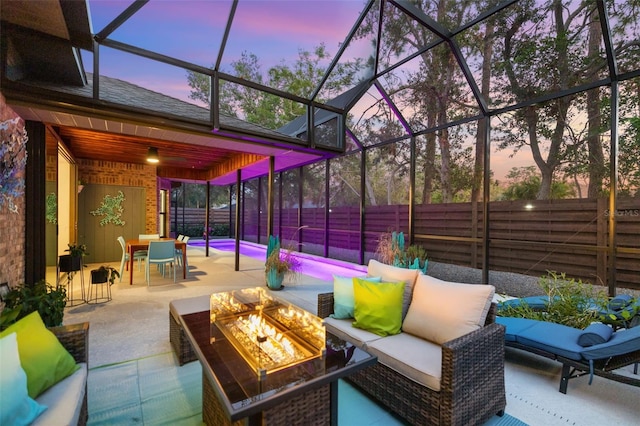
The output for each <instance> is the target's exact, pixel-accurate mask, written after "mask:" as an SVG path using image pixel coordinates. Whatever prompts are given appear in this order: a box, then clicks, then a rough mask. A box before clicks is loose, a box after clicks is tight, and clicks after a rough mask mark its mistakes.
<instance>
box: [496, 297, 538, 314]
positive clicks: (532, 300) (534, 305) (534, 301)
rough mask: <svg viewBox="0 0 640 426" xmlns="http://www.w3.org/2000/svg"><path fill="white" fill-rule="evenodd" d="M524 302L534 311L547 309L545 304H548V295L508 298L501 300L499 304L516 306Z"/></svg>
mask: <svg viewBox="0 0 640 426" xmlns="http://www.w3.org/2000/svg"><path fill="white" fill-rule="evenodd" d="M523 303H526V304H527V306H529V307H530V308H531V309H533V310H534V311H543V310H545V309H547V305H549V297H548V296H529V297H521V298H519V299H509V300H505V301H503V302H500V306H505V307H507V306H512V307H517V306H520V305H521V304H523Z"/></svg>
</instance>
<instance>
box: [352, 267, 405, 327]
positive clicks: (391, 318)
mask: <svg viewBox="0 0 640 426" xmlns="http://www.w3.org/2000/svg"><path fill="white" fill-rule="evenodd" d="M404 286H405V283H404V282H398V283H383V282H381V283H372V282H369V281H366V280H362V279H358V278H354V280H353V293H354V299H355V304H354V318H355V321H354V322H353V324H352V325H353V326H354V327H356V328H361V329H363V330H367V331H370V332H372V333H375V334H377V335H379V336H390V335H392V334H398V333H400V329H401V327H402V297H403V294H404Z"/></svg>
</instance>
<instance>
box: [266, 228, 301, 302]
mask: <svg viewBox="0 0 640 426" xmlns="http://www.w3.org/2000/svg"><path fill="white" fill-rule="evenodd" d="M299 269H300V261H299V260H298V258H297V257H295V256H294V255H293V252H292V251H291V250H290V249H286V250H281V247H280V239H279V237H277V236H276V237H274V236H273V235H270V236H269V244H268V246H267V259H266V261H265V268H264V272H265V279H266V282H267V287H269V289H271V290H281V289H282V288H283V287H284V286H283V285H282V282H283V281H284V278H285V276H286V275H287V274H290V273H296V272H298V270H299Z"/></svg>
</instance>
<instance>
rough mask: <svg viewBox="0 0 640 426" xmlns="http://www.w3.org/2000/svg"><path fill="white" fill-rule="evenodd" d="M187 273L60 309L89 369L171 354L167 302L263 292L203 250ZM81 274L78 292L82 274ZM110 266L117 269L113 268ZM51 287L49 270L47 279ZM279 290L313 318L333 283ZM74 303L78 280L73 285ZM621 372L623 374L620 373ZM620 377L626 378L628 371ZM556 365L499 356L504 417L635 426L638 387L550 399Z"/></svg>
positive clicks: (247, 275) (575, 385)
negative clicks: (84, 349) (78, 330)
mask: <svg viewBox="0 0 640 426" xmlns="http://www.w3.org/2000/svg"><path fill="white" fill-rule="evenodd" d="M188 259H189V274H188V277H187V279H186V280H183V279H181V274H179V277H180V278H178V281H177V282H176V283H175V284H174V283H173V279H172V278H162V276H161V275H160V274H159V273H158V272H157V271H153V272H152V283H151V285H150V286H147V285H146V283H145V280H144V269H142V270H140V271H138V269H137V265H136V266H134V282H133V285H129V284H128V272H127V271H125V273H124V276H123V279H122V282H121V283H120V282H117V281H116V284H115V285H113V286H112V294H113V300H111V301H110V302H107V303H102V304H81V305H77V306H73V307H68V308H66V310H65V317H64V323H65V324H72V323H77V322H83V321H88V322H90V338H89V367H90V368H92V367H97V366H100V365H105V364H112V363H118V362H122V361H127V360H132V359H136V358H140V357H144V356H149V355H156V354H160V353H165V352H169V351H171V346H170V344H169V319H168V315H169V302H170V301H172V300H174V299H179V298H186V297H194V296H200V295H205V294H211V293H214V292H220V291H227V290H232V289H238V288H244V287H256V286H262V285H264V277H263V275H264V270H263V262H262V261H260V260H256V259H253V258H250V257H246V256H241V260H240V270H239V271H238V272H236V271H234V255H233V253H231V252H222V251H219V250H215V249H210V253H209V257H205V250H204V248H203V247H192V246H189V249H188ZM98 266H99V265H97V264H94V265H88V267H86V268H85V286H86V287H88V286H89V285H90V284H89V271H90V270H91V269H94V268H96V267H98ZM111 266H114V267H116V268H119V266H120V265H119V262H118V263H111ZM47 281H48V282H49V283H55V270H53V271H50V272H49V273H48V275H47ZM285 286H286V287H285V289H284V290H282V291H279V292H275V293H274V294H275V296H277V297H280V298H283V299H286V300H288V301H290V302H291V303H294V304H296V305H298V306H300V307H302V308H303V309H306V310H308V311H311V312H315V311H316V299H317V294H318V293H323V292H330V291H332V287H333V283H332V282H330V281H326V280H322V279H318V278H314V277H312V276H309V275H300V276H299V277H298V278H297V279H296V281H295V282H285ZM74 293H76V297H80V278H79V277H76V278H75V282H74ZM627 370H628V371H627ZM627 370H625V374H632V372H631V368H628V369H627ZM559 380H560V364H558V363H556V362H553V361H550V360H547V359H545V358H542V357H538V356H535V355H532V354H528V353H525V352H521V351H517V350H507V356H506V362H505V382H506V393H507V409H506V411H507V413H509V414H510V415H512V416H514V417H516V418H518V419H520V420H522V421H523V422H526V423H527V424H530V425H602V424H619V425H632V424H638V421H639V420H638V419H639V418H640V407H639V406H638V403H639V402H640V388H638V387H633V386H629V385H624V384H621V383H617V382H613V381H611V380H607V379H603V378H600V377H595V378H594V380H593V384H592V385H589V384H588V380H589V378H588V377H581V378H577V379H573V380H571V381H570V383H569V391H568V393H567V394H566V395H564V394H561V393H560V392H558V385H559Z"/></svg>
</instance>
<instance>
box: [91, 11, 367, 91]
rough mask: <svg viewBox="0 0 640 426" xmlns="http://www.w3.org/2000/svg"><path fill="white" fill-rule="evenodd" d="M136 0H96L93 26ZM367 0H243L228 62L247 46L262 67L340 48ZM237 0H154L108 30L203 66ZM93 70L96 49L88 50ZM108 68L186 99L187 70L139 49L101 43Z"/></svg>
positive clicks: (212, 56) (213, 56) (212, 58)
mask: <svg viewBox="0 0 640 426" xmlns="http://www.w3.org/2000/svg"><path fill="white" fill-rule="evenodd" d="M130 3H131V2H130V1H128V0H127V1H124V0H118V1H112V0H89V10H90V15H91V21H92V27H93V32H94V33H98V32H100V31H101V30H102V29H103V28H104V27H105V26H106V25H107V24H108V23H109V22H111V21H112V20H113V19H115V18H116V17H117V16H118V15H119V14H120V13H121V12H122V11H124V10H125V9H126V8H127V7H128V5H129V4H130ZM364 4H365V2H364V1H363V0H362V1H361V0H339V1H334V0H313V1H312V0H295V1H294V0H289V1H277V0H275V1H274V0H269V1H267V0H260V1H255V0H252V1H246V0H240V1H239V3H238V7H237V9H236V14H235V18H234V23H233V25H232V27H231V32H230V35H229V39H228V42H227V45H226V48H225V51H224V56H223V61H222V64H221V69H222V70H223V71H226V72H229V71H230V69H231V68H230V65H231V63H232V62H234V61H237V60H238V59H239V58H240V56H241V54H242V53H243V52H250V53H253V54H255V55H257V56H258V58H259V62H260V64H261V65H262V69H263V71H266V70H267V69H268V68H270V67H272V66H274V65H277V64H281V63H285V64H292V63H294V62H295V61H296V59H297V58H298V53H299V51H300V50H307V51H313V49H314V48H315V47H316V46H318V45H320V43H324V44H325V46H326V47H327V49H328V51H329V52H330V53H331V54H332V55H335V54H336V53H337V51H338V49H339V47H340V45H341V43H342V42H343V41H344V39H345V38H346V36H347V35H348V33H349V31H350V30H351V28H352V26H353V25H354V23H355V21H356V20H357V17H358V16H359V14H360V11H361V10H362V8H363V7H364ZM231 5H232V2H231V1H230V0H213V1H212V0H196V1H192V0H186V1H181V0H152V1H150V2H149V3H147V4H146V5H144V6H143V7H142V9H140V10H139V11H138V12H137V13H136V14H134V15H133V16H132V17H131V18H130V19H129V20H128V21H127V22H125V23H124V24H123V25H122V26H121V27H119V28H118V29H116V30H115V31H114V32H113V33H112V34H111V35H110V36H109V37H110V38H112V39H114V40H117V41H120V42H124V43H127V44H131V45H134V46H137V47H141V48H143V49H146V50H150V51H153V52H156V53H160V54H163V55H166V56H170V57H174V58H177V59H180V60H183V61H186V62H190V63H194V64H196V65H199V66H204V67H208V68H209V67H212V66H213V65H214V64H215V62H216V60H217V55H218V53H219V50H220V46H221V43H222V37H223V34H224V30H225V26H226V23H227V19H228V16H229V12H230V10H231ZM83 62H84V65H85V68H86V69H87V70H88V71H92V62H93V61H92V55H91V53H90V52H83ZM100 67H101V69H100V72H101V74H104V75H107V76H110V77H115V78H121V79H123V80H126V81H129V82H132V83H135V84H139V85H141V86H143V87H146V88H149V89H151V90H155V91H159V92H162V93H165V94H168V95H171V96H174V97H177V98H179V99H183V100H187V99H186V96H187V95H188V92H189V88H188V86H187V79H186V71H185V70H183V69H180V68H176V67H172V66H167V65H158V64H157V63H155V62H153V61H150V60H147V59H141V58H136V57H134V56H133V55H129V54H126V53H121V52H116V51H115V50H113V49H109V48H104V47H101V49H100Z"/></svg>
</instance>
